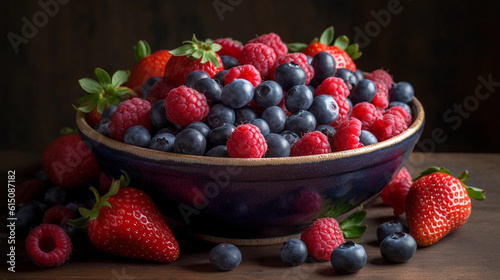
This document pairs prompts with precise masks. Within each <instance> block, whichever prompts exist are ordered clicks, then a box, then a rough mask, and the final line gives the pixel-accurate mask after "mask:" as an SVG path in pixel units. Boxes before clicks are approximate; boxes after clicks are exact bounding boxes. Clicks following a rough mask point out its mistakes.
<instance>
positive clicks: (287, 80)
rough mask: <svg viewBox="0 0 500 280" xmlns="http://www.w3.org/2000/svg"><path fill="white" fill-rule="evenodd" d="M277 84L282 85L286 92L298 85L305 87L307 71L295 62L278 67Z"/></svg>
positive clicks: (276, 73)
mask: <svg viewBox="0 0 500 280" xmlns="http://www.w3.org/2000/svg"><path fill="white" fill-rule="evenodd" d="M275 76H276V82H278V84H280V85H281V88H283V90H284V91H288V90H289V89H290V88H291V87H293V86H296V85H305V83H306V79H307V76H306V71H304V69H302V68H301V67H300V66H299V65H298V64H296V63H295V62H287V63H284V64H281V65H279V66H278V67H276V72H275Z"/></svg>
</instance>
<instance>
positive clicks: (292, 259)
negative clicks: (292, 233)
mask: <svg viewBox="0 0 500 280" xmlns="http://www.w3.org/2000/svg"><path fill="white" fill-rule="evenodd" d="M280 258H281V261H283V262H284V263H286V264H288V265H291V266H296V265H299V264H302V263H303V262H304V261H305V260H306V258H307V247H306V244H305V243H304V242H303V241H302V240H300V239H298V238H293V239H290V240H288V241H287V242H285V243H284V244H283V247H282V248H281V250H280Z"/></svg>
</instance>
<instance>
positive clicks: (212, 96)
mask: <svg viewBox="0 0 500 280" xmlns="http://www.w3.org/2000/svg"><path fill="white" fill-rule="evenodd" d="M194 89H195V90H197V91H198V92H201V93H203V95H205V97H206V98H207V103H208V105H210V106H213V105H215V104H217V103H219V102H220V95H221V93H222V87H221V85H220V83H219V82H218V81H217V80H214V79H209V78H205V79H201V80H198V81H196V83H195V84H194Z"/></svg>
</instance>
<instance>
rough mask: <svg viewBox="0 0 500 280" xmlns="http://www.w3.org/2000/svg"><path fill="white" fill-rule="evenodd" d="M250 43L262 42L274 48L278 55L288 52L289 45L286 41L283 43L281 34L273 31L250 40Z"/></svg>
mask: <svg viewBox="0 0 500 280" xmlns="http://www.w3.org/2000/svg"><path fill="white" fill-rule="evenodd" d="M248 43H262V44H264V45H266V46H269V47H271V48H272V49H273V50H274V53H275V54H276V57H280V56H282V55H285V54H286V53H287V52H288V47H287V46H286V44H285V43H283V41H281V38H280V36H279V35H278V34H276V33H272V32H271V33H269V34H264V35H260V36H259V37H257V38H255V39H252V40H250V41H248Z"/></svg>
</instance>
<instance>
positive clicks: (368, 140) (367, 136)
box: [359, 129, 378, 146]
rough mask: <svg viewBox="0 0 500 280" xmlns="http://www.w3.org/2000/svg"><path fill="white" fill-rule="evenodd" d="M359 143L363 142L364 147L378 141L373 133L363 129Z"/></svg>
mask: <svg viewBox="0 0 500 280" xmlns="http://www.w3.org/2000/svg"><path fill="white" fill-rule="evenodd" d="M359 142H361V143H362V144H363V146H368V145H372V144H376V143H378V140H377V137H375V135H373V133H371V132H370V131H368V130H364V129H362V130H361V133H360V135H359Z"/></svg>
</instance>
